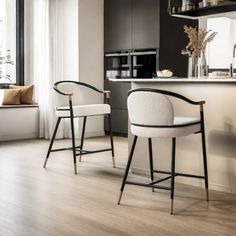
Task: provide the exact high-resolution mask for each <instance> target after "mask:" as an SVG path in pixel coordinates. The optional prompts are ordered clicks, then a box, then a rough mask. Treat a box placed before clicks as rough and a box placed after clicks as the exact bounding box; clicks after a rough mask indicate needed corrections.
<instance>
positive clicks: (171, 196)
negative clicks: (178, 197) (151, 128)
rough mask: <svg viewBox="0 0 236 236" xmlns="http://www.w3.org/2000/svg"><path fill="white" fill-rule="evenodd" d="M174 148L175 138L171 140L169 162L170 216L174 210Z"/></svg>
mask: <svg viewBox="0 0 236 236" xmlns="http://www.w3.org/2000/svg"><path fill="white" fill-rule="evenodd" d="M175 147H176V138H172V158H171V159H172V160H171V192H170V198H171V209H170V214H171V215H173V208H174V191H175Z"/></svg>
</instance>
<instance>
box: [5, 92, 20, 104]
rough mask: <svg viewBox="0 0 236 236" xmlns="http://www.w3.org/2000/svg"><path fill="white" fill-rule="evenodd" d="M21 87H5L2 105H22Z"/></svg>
mask: <svg viewBox="0 0 236 236" xmlns="http://www.w3.org/2000/svg"><path fill="white" fill-rule="evenodd" d="M20 93H21V91H20V89H4V97H3V101H2V105H20Z"/></svg>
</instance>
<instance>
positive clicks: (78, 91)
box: [54, 81, 103, 107]
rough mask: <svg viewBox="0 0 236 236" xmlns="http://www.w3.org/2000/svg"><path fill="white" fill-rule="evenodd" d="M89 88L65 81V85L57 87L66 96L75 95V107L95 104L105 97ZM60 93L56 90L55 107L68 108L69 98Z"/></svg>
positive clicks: (60, 84)
mask: <svg viewBox="0 0 236 236" xmlns="http://www.w3.org/2000/svg"><path fill="white" fill-rule="evenodd" d="M88 86H89V85H86V84H84V85H83V84H79V83H75V82H72V81H68V82H67V81H63V83H58V84H57V85H56V89H57V90H58V91H60V92H62V93H66V94H71V93H73V96H72V102H73V105H75V106H78V105H89V104H94V101H97V100H101V99H99V98H100V97H102V96H103V95H102V93H101V94H100V93H98V92H97V91H95V90H94V89H91V88H90V87H88ZM58 91H56V90H54V105H55V106H56V107H61V106H68V96H64V95H62V94H60V93H58ZM96 98H98V99H96Z"/></svg>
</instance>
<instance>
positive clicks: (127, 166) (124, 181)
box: [117, 136, 138, 205]
mask: <svg viewBox="0 0 236 236" xmlns="http://www.w3.org/2000/svg"><path fill="white" fill-rule="evenodd" d="M137 138H138V137H137V136H134V140H133V144H132V148H131V151H130V154H129V158H128V162H127V165H126V169H125V174H124V177H123V181H122V184H121V189H120V196H119V199H118V203H117V204H118V205H120V201H121V198H122V194H123V191H124V188H125V184H126V180H127V177H128V173H129V168H130V165H131V161H132V158H133V154H134V149H135V146H136V142H137Z"/></svg>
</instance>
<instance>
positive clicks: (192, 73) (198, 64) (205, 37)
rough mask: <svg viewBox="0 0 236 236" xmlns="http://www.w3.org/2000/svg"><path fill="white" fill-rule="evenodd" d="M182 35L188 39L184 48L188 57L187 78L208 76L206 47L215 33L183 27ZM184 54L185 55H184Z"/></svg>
mask: <svg viewBox="0 0 236 236" xmlns="http://www.w3.org/2000/svg"><path fill="white" fill-rule="evenodd" d="M184 33H186V34H187V36H188V38H189V43H188V45H187V46H186V50H187V51H188V56H189V66H191V68H192V69H189V75H188V76H189V77H202V76H208V66H207V60H206V46H207V44H208V43H210V42H211V41H213V39H214V38H215V36H216V35H217V32H212V31H211V30H206V29H203V28H198V27H191V26H189V27H188V26H186V25H185V26H184ZM185 54H186V53H185Z"/></svg>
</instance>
